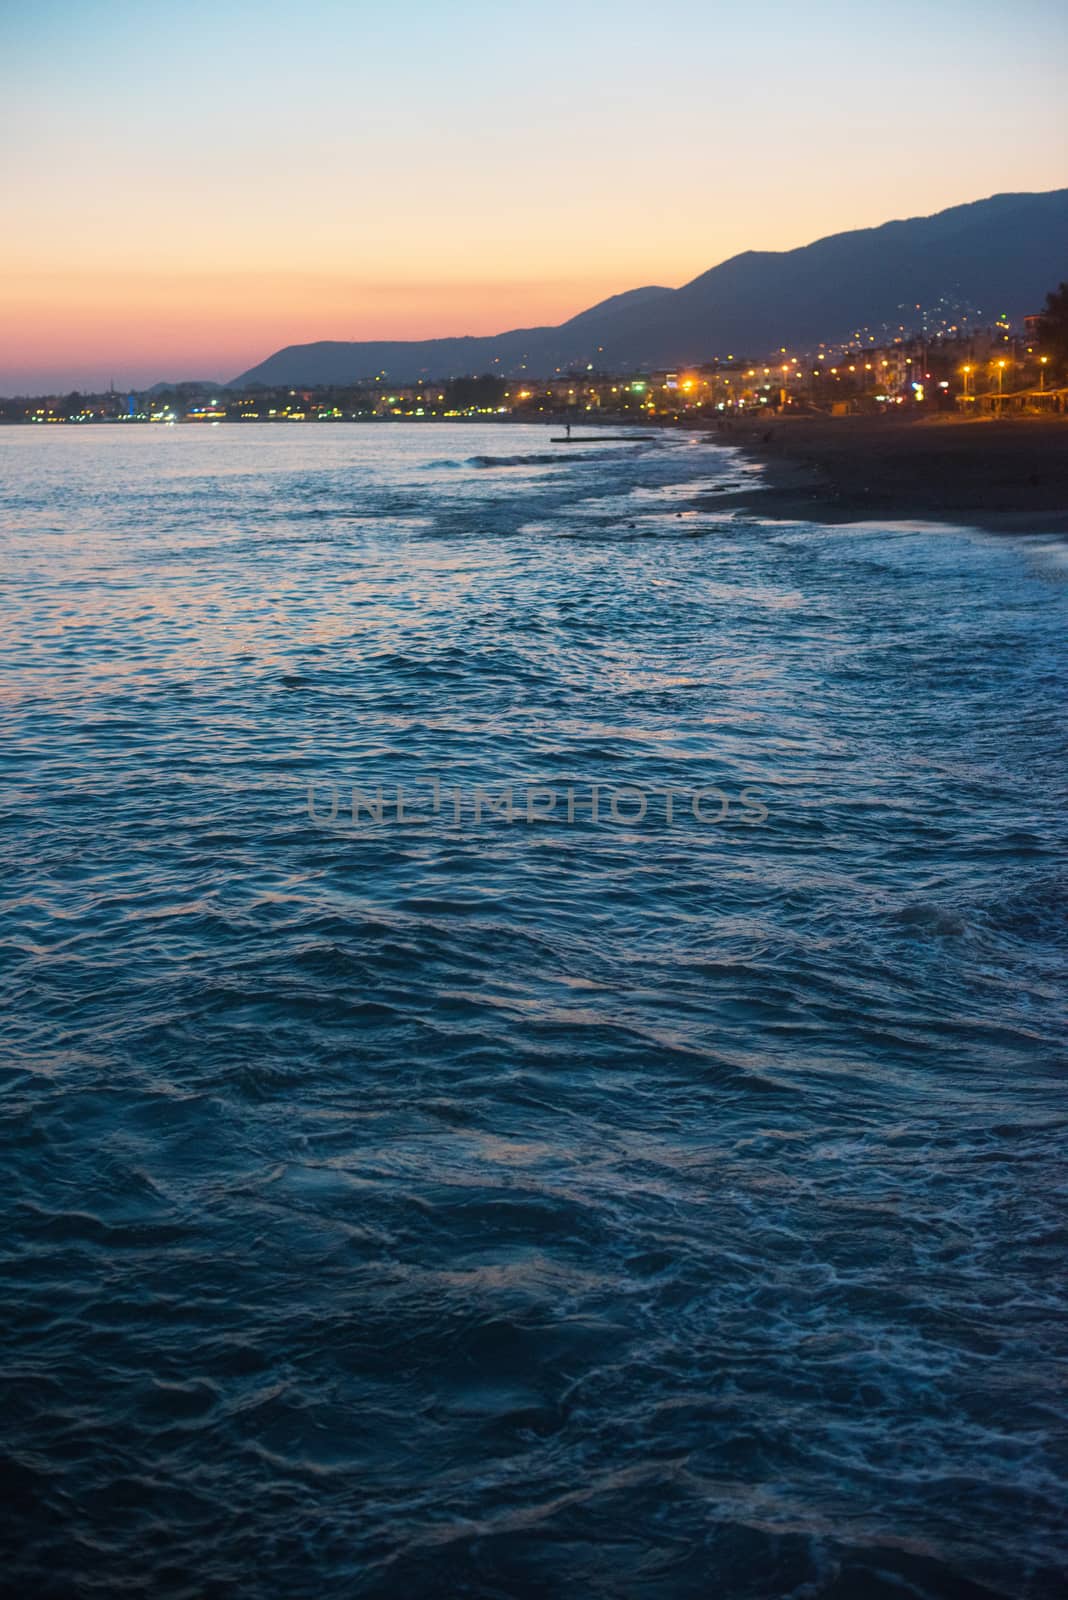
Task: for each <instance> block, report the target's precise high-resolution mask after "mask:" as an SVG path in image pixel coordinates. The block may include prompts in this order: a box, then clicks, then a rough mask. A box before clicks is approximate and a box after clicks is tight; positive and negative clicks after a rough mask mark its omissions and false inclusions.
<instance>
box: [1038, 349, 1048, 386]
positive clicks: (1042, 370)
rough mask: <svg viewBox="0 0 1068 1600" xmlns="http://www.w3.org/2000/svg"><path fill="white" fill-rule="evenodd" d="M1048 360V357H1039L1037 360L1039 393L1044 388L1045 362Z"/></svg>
mask: <svg viewBox="0 0 1068 1600" xmlns="http://www.w3.org/2000/svg"><path fill="white" fill-rule="evenodd" d="M1048 360H1049V356H1039V358H1038V387H1039V390H1040V391H1044V390H1045V387H1046V362H1047V361H1048Z"/></svg>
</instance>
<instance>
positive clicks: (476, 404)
mask: <svg viewBox="0 0 1068 1600" xmlns="http://www.w3.org/2000/svg"><path fill="white" fill-rule="evenodd" d="M761 409H763V410H766V411H768V412H772V413H776V412H778V413H781V412H786V411H792V412H795V413H802V412H805V411H808V412H814V413H818V414H821V415H826V416H844V415H849V414H858V413H859V414H867V415H876V414H878V413H880V412H884V413H892V414H896V415H898V416H901V415H906V414H911V415H916V416H921V415H924V414H932V413H935V412H942V413H946V412H957V413H960V414H962V415H967V416H1011V415H1047V416H1049V415H1058V414H1061V415H1063V414H1066V413H1068V364H1066V362H1065V360H1064V359H1063V356H1062V354H1061V353H1060V351H1059V350H1058V349H1057V348H1055V347H1054V345H1053V344H1051V343H1050V342H1049V341H1048V340H1044V338H1043V318H1042V316H1041V315H1040V314H1038V313H1036V314H1035V315H1034V316H1029V317H1026V318H1025V319H1024V321H1023V324H1022V326H1019V327H1013V326H1012V325H1011V324H1010V323H1008V322H1007V321H999V322H997V323H995V324H993V325H991V326H989V327H985V328H981V329H978V330H976V329H969V330H966V331H965V330H962V329H960V328H949V329H939V330H937V331H936V332H931V331H930V330H922V331H917V332H913V333H904V332H903V333H901V334H900V335H898V336H897V337H895V338H893V339H891V340H886V341H884V342H877V341H876V336H875V335H869V336H868V337H867V340H866V341H865V340H864V339H862V338H857V339H855V340H854V341H852V342H849V343H842V344H837V345H831V344H827V345H821V346H820V347H819V348H818V349H816V350H815V351H802V352H794V351H790V350H787V349H785V348H782V349H780V350H778V351H776V352H774V353H773V354H771V355H765V356H764V357H763V358H762V359H756V360H754V359H752V358H749V357H746V356H742V355H733V354H730V355H727V356H725V357H721V358H719V359H717V360H715V361H711V362H706V363H703V364H701V365H697V366H694V367H690V368H679V369H677V370H660V371H650V372H638V373H628V374H619V373H610V372H603V371H596V370H594V368H593V366H592V365H590V366H587V367H586V368H585V369H573V370H570V371H566V372H561V371H558V372H556V373H554V374H552V375H551V376H550V377H548V378H542V379H537V380H535V379H532V378H531V379H518V378H505V377H499V376H496V375H494V374H492V373H486V374H481V375H477V376H470V377H460V378H449V379H444V380H433V379H431V378H427V379H426V380H424V381H421V382H417V383H397V382H393V381H391V380H390V376H389V373H388V372H380V373H377V374H376V375H374V376H373V377H365V378H360V379H354V381H353V382H352V383H351V384H346V385H344V386H330V387H316V388H291V387H281V388H268V387H264V386H261V385H249V386H246V387H243V388H240V389H235V388H234V387H232V386H225V385H217V384H211V383H182V384H176V385H174V386H166V385H156V386H155V387H154V388H152V389H150V390H147V391H140V392H138V391H125V390H122V389H116V388H115V386H114V384H112V385H111V386H110V387H109V388H108V390H107V391H106V392H104V393H98V394H85V393H81V392H78V391H74V392H72V393H69V394H66V395H47V396H35V397H32V398H26V397H18V398H13V399H6V400H0V422H3V423H31V424H56V423H61V424H85V423H98V422H109V423H121V424H134V423H157V424H172V423H183V424H199V425H211V424H213V423H224V422H226V423H257V422H258V423H295V422H376V421H389V420H403V421H424V420H425V421H437V420H461V419H462V420H472V419H478V420H482V421H488V420H500V421H508V420H515V421H528V422H529V421H534V420H537V419H538V418H545V419H546V420H552V419H559V418H567V417H572V416H573V417H576V418H577V417H579V416H581V417H583V418H584V419H585V420H588V421H593V420H595V419H596V418H602V419H604V420H612V419H620V418H623V419H629V420H632V421H637V420H641V421H643V422H648V423H656V424H670V423H685V422H699V421H704V422H715V421H716V420H717V419H720V420H724V419H729V418H730V417H731V416H739V415H749V416H750V417H751V416H752V415H753V414H754V413H758V412H760V411H761Z"/></svg>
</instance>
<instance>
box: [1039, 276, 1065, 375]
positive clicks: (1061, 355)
mask: <svg viewBox="0 0 1068 1600" xmlns="http://www.w3.org/2000/svg"><path fill="white" fill-rule="evenodd" d="M1038 326H1039V338H1040V340H1041V341H1042V348H1043V350H1045V351H1047V352H1048V354H1049V355H1051V356H1052V357H1053V358H1054V360H1055V361H1056V362H1057V363H1058V365H1060V366H1062V367H1063V366H1064V365H1066V364H1068V283H1062V284H1060V285H1059V286H1058V287H1057V288H1056V289H1051V290H1050V292H1049V294H1048V295H1047V296H1046V304H1045V306H1044V307H1043V309H1042V321H1041V322H1040V323H1039V325H1038Z"/></svg>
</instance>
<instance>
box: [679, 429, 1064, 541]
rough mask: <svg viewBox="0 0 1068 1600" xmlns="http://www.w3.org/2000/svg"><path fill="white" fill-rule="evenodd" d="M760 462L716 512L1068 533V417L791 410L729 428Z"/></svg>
mask: <svg viewBox="0 0 1068 1600" xmlns="http://www.w3.org/2000/svg"><path fill="white" fill-rule="evenodd" d="M722 439H723V443H724V444H731V445H735V446H738V447H739V448H741V449H743V450H745V451H746V452H747V453H749V454H750V455H752V456H754V457H755V458H756V459H757V460H758V461H760V462H761V463H762V465H763V468H764V470H763V472H761V473H760V474H759V475H758V476H756V477H755V479H754V486H753V488H752V489H751V490H749V489H747V490H745V491H744V492H742V493H740V494H730V495H709V496H708V498H707V500H706V501H705V504H706V505H707V506H708V507H709V509H711V508H712V507H715V508H716V509H717V510H726V509H729V508H738V509H749V510H752V511H754V512H758V513H759V514H760V515H762V516H768V517H774V518H782V519H783V520H787V521H792V520H797V519H804V520H819V521H822V522H833V523H842V522H867V521H871V520H873V519H893V520H906V519H907V520H923V521H936V522H953V523H967V524H969V525H971V526H978V527H982V528H986V529H989V530H991V531H994V532H1002V533H1060V534H1065V535H1068V417H1065V418H1057V419H1050V418H1045V417H1041V418H1020V419H1013V420H1011V421H978V420H971V419H967V420H965V419H958V418H955V417H946V418H942V417H938V418H929V419H923V420H921V421H902V420H899V419H897V418H896V417H895V418H884V417H835V418H829V417H815V418H809V417H797V418H794V417H789V418H782V419H776V420H771V421H768V420H765V419H763V418H762V419H761V420H760V422H759V423H758V422H755V421H754V423H752V424H744V423H743V424H735V425H734V426H732V427H731V428H729V429H728V430H726V431H724V433H723V434H722Z"/></svg>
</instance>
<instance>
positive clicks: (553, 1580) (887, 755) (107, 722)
mask: <svg viewBox="0 0 1068 1600" xmlns="http://www.w3.org/2000/svg"><path fill="white" fill-rule="evenodd" d="M754 470H757V469H755V468H753V467H752V466H751V465H749V464H748V463H747V462H745V461H744V460H743V459H742V458H741V457H740V456H738V455H737V453H736V452H734V451H732V450H730V449H728V448H724V447H722V446H721V445H717V444H715V443H712V442H709V441H707V440H705V439H703V438H701V437H698V436H691V435H686V434H677V435H671V436H667V435H664V436H659V437H654V438H652V439H650V440H648V441H645V442H642V443H633V444H611V445H610V444H604V445H597V446H592V447H576V446H573V447H572V448H571V449H570V450H564V451H554V450H553V447H552V446H551V445H550V444H549V443H548V439H547V430H545V429H541V428H534V427H529V428H528V427H525V426H489V425H487V426H469V425H456V426H446V425H441V426H431V425H427V426H423V427H420V426H417V425H411V426H408V425H400V424H398V425H394V426H389V425H384V426H382V427H352V426H349V427H344V426H329V425H323V424H319V425H316V426H315V427H314V428H313V427H311V426H310V425H306V426H303V427H293V428H280V427H274V428H268V427H254V426H248V427H242V428H240V429H238V428H236V427H221V428H214V429H213V428H205V429H202V430H201V429H195V428H170V429H155V428H153V429H149V428H142V429H131V430H129V431H126V430H123V429H119V428H111V429H105V428H96V429H86V430H82V431H79V430H77V429H73V428H67V429H62V430H60V429H56V430H44V429H42V430H32V429H14V428H9V429H6V430H0V566H2V576H3V585H2V592H0V653H2V659H3V673H2V679H0V731H2V735H3V737H2V741H0V763H2V771H3V784H4V788H3V793H4V805H3V812H2V818H0V821H2V828H0V859H2V865H3V881H2V887H0V894H2V900H0V918H2V940H0V960H2V968H0V1003H2V1008H3V1023H2V1044H3V1048H2V1056H0V1065H2V1075H0V1086H2V1091H3V1092H2V1095H0V1113H2V1119H3V1120H2V1149H3V1173H4V1181H3V1207H4V1213H5V1222H4V1230H3V1237H2V1245H0V1249H2V1262H0V1289H2V1298H3V1305H4V1330H5V1331H4V1334H3V1355H4V1372H5V1398H4V1404H3V1408H2V1412H0V1459H2V1468H0V1488H2V1511H0V1515H2V1517H3V1521H4V1525H5V1528H4V1533H3V1551H4V1555H5V1557H6V1560H5V1565H4V1568H3V1571H4V1578H3V1580H2V1581H3V1582H4V1583H5V1584H6V1585H7V1586H8V1589H7V1590H5V1592H11V1593H12V1594H18V1595H20V1596H24V1597H27V1600H37V1597H52V1596H55V1597H63V1600H69V1597H75V1596H77V1597H81V1596H86V1597H97V1596H100V1597H107V1600H113V1597H118V1596H153V1597H155V1596H166V1597H188V1600H213V1597H220V1600H221V1597H231V1596H235V1595H240V1596H243V1597H249V1600H257V1597H261V1596H262V1597H272V1600H273V1597H282V1596H285V1597H286V1600H304V1597H321V1596H323V1595H328V1596H334V1595H337V1596H346V1597H350V1596H352V1597H363V1596H391V1597H399V1600H421V1597H430V1596H441V1597H446V1600H449V1597H459V1596H478V1597H527V1596H531V1597H535V1596H537V1597H542V1596H565V1595H566V1596H572V1595H575V1596H579V1595H581V1596H586V1595H589V1596H597V1597H605V1600H608V1597H611V1600H632V1597H633V1600H676V1597H679V1600H690V1597H698V1596H700V1597H708V1596H723V1597H728V1600H750V1597H752V1600H767V1597H778V1596H792V1597H796V1600H802V1597H805V1600H809V1597H811V1600H814V1597H822V1596H827V1597H833V1600H852V1597H854V1596H863V1597H865V1600H883V1597H885V1600H890V1597H894V1600H897V1597H900V1596H918V1597H942V1596H947V1597H948V1596H951V1597H954V1600H970V1597H981V1596H991V1595H996V1596H1005V1597H1014V1600H1018V1597H1038V1596H1046V1595H1051V1594H1054V1593H1056V1592H1057V1591H1058V1584H1059V1580H1060V1577H1061V1576H1062V1575H1063V1571H1064V1566H1065V1559H1064V1558H1065V1540H1064V1533H1065V1527H1064V1507H1065V1505H1066V1504H1068V1452H1066V1430H1065V1408H1064V1404H1063V1387H1062V1385H1063V1377H1064V1371H1065V1357H1066V1355H1068V1339H1066V1336H1065V1325H1064V1320H1063V1310H1064V1287H1065V1284H1064V1264H1065V1244H1066V1231H1068V1230H1066V1227H1065V1217H1066V1210H1065V1185H1064V1177H1065V1170H1064V1132H1065V1125H1066V1121H1068V1116H1066V1111H1065V1104H1064V1098H1063V1082H1064V1079H1063V1062H1064V1055H1063V1031H1062V1010H1063V1000H1064V978H1065V948H1066V934H1068V910H1066V902H1068V897H1066V894H1065V890H1066V886H1068V851H1066V845H1065V833H1064V806H1065V783H1064V775H1065V767H1064V755H1065V739H1064V733H1065V719H1064V696H1063V690H1064V681H1065V676H1064V675H1065V666H1066V661H1065V657H1066V644H1065V641H1066V639H1068V627H1066V619H1068V588H1066V580H1068V565H1066V559H1065V550H1064V547H1063V546H1059V545H1057V544H1055V543H1049V542H1042V541H1040V540H1037V539H1026V538H1023V539H1012V540H1006V539H998V538H994V537H991V536H987V535H983V534H979V533H975V532H969V531H967V530H955V529H947V528H937V529H934V528H925V527H922V526H876V525H870V526H860V527H834V528H828V527H824V526H820V525H819V524H816V523H811V524H806V523H771V522H768V521H766V520H763V519H761V518H759V517H757V516H755V515H753V514H752V513H743V512H737V511H730V512H727V511H724V512H722V513H720V512H717V510H716V504H715V500H716V491H717V490H722V489H724V488H732V487H737V486H738V485H739V484H741V483H743V482H745V481H748V479H749V477H750V475H751V474H752V472H753V471H754ZM435 777H437V778H438V780H439V782H440V783H441V784H442V786H443V793H444V794H445V796H446V799H445V802H444V803H443V804H442V806H441V809H440V812H439V813H437V814H435V813H434V812H433V810H432V808H431V806H430V804H429V795H430V793H431V791H430V789H429V787H428V786H429V785H430V784H431V782H432V780H433V778H435ZM398 784H399V785H401V786H402V787H404V788H405V789H406V790H407V792H409V793H410V794H411V795H412V796H413V804H416V805H417V807H418V810H419V816H418V819H416V817H414V816H412V817H407V818H406V819H405V820H402V821H398V820H397V819H396V816H395V815H393V816H391V815H390V812H389V810H388V808H386V809H385V810H384V812H383V818H382V820H381V821H380V822H375V821H374V820H373V818H372V817H371V816H370V815H369V814H368V813H367V812H366V811H364V810H359V811H358V813H357V818H356V821H355V823H354V822H353V818H352V814H351V805H350V797H351V790H352V788H353V786H356V787H358V788H359V789H361V790H362V791H365V792H366V793H367V794H368V795H370V796H373V795H374V793H375V792H376V789H377V786H379V785H381V786H382V787H383V790H384V793H385V794H386V796H387V798H388V797H390V796H394V795H395V793H396V789H397V786H398ZM594 784H596V785H599V786H601V789H602V792H603V793H604V794H606V795H609V796H611V794H612V792H613V791H614V790H622V789H626V791H627V794H626V796H625V797H623V796H620V797H618V800H619V803H618V805H617V807H616V810H617V815H616V816H613V815H611V814H609V813H608V812H607V811H604V810H602V812H601V814H600V815H599V816H598V817H597V818H596V820H595V819H594V818H593V817H592V815H591V806H590V802H589V798H588V797H589V793H590V787H591V785H594ZM530 785H533V786H538V787H541V788H545V787H551V788H554V789H555V790H556V791H557V793H558V795H559V797H560V798H559V801H558V804H557V808H556V811H555V812H554V813H553V814H551V815H548V816H543V817H538V816H537V815H535V817H534V820H532V821H529V822H528V821H527V820H526V818H525V813H524V812H523V811H522V809H519V810H517V813H516V815H515V816H514V817H513V819H512V820H509V818H508V816H507V815H506V814H504V813H503V809H499V810H496V811H491V812H487V813H486V814H484V815H483V816H482V817H481V818H480V819H479V820H478V821H477V822H476V820H475V818H474V815H473V801H472V797H473V795H474V792H475V790H476V789H477V788H478V787H479V786H483V787H484V788H485V789H486V790H488V791H489V792H490V793H491V794H492V795H493V796H494V797H495V798H499V797H500V796H501V795H502V793H503V791H504V790H505V788H506V787H508V786H512V787H513V789H514V791H515V795H516V804H517V806H520V797H521V796H523V795H525V792H526V788H527V786H530ZM309 786H310V787H311V791H312V805H311V807H310V808H309ZM712 787H715V788H717V789H720V790H722V791H723V793H724V794H725V795H727V796H728V798H729V799H730V801H731V805H730V809H729V812H728V815H727V816H726V817H725V818H724V819H723V821H722V822H714V821H711V820H709V818H710V817H711V816H714V815H715V814H716V806H715V805H714V804H712V805H710V806H708V807H707V808H705V809H702V808H701V807H700V806H699V807H698V810H699V812H700V815H695V814H694V810H693V806H692V805H691V803H690V800H689V796H690V795H692V793H693V792H694V791H695V790H697V789H705V788H712ZM568 789H570V790H572V791H573V792H574V793H575V794H576V796H577V803H576V806H575V815H574V817H573V819H569V817H568V815H567V812H566V801H565V798H564V796H565V795H566V792H567V790H568ZM664 789H671V790H673V791H676V792H677V793H678V794H680V795H682V796H683V798H682V799H679V800H677V801H676V803H675V807H674V811H673V815H672V818H671V820H670V821H669V820H668V818H667V815H666V805H665V801H664V799H663V798H662V795H661V791H663V790H664ZM454 790H458V791H459V792H460V795H461V817H460V821H459V823H457V822H456V820H455V812H454V810H453V809H452V807H453V799H452V798H451V796H452V795H453V791H454ZM743 790H746V791H747V792H748V793H749V794H750V795H751V796H756V797H758V798H759V801H760V803H761V804H762V805H763V806H764V807H766V810H767V815H766V818H764V819H763V820H761V819H760V817H759V812H758V811H754V810H753V809H750V810H749V811H748V812H747V813H745V814H744V815H743V812H742V808H741V806H740V805H739V804H737V803H736V802H735V797H737V796H739V795H740V794H741V792H742V791H743ZM332 792H336V793H337V794H338V795H340V797H341V798H340V804H339V808H338V814H337V816H336V817H332V815H331V813H332V805H331V794H332ZM636 792H637V793H636ZM639 797H640V798H647V800H648V804H647V810H646V814H645V816H644V817H641V818H639V817H638V816H637V812H638V810H639ZM545 804H546V802H545V801H544V798H543V800H542V802H541V805H542V807H543V808H544V806H545Z"/></svg>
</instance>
